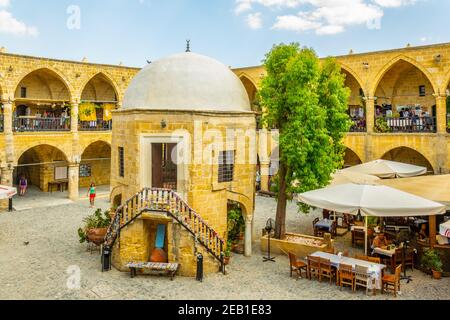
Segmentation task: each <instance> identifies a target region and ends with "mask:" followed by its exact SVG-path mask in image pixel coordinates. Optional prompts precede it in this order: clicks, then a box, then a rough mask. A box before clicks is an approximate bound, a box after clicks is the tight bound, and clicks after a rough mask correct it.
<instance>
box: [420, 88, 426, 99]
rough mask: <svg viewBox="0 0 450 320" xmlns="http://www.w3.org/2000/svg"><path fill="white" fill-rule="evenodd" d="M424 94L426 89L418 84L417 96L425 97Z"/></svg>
mask: <svg viewBox="0 0 450 320" xmlns="http://www.w3.org/2000/svg"><path fill="white" fill-rule="evenodd" d="M426 95H427V90H426V88H425V86H420V87H419V96H420V97H425V96H426Z"/></svg>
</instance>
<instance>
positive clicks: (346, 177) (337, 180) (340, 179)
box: [330, 170, 381, 186]
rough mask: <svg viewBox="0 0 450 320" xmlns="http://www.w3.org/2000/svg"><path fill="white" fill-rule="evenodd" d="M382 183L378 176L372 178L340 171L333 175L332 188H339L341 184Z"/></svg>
mask: <svg viewBox="0 0 450 320" xmlns="http://www.w3.org/2000/svg"><path fill="white" fill-rule="evenodd" d="M380 181H381V179H380V178H378V177H376V176H371V175H368V174H364V173H359V172H352V171H345V170H338V171H337V172H336V173H335V174H333V180H332V182H331V184H330V186H337V185H340V184H348V183H355V184H378V183H379V182H380Z"/></svg>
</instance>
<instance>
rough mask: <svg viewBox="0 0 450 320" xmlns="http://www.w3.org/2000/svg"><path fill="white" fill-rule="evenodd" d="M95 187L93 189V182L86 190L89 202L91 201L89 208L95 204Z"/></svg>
mask: <svg viewBox="0 0 450 320" xmlns="http://www.w3.org/2000/svg"><path fill="white" fill-rule="evenodd" d="M96 195H97V194H96V189H95V183H91V186H90V187H89V190H88V197H89V202H90V203H91V206H90V207H91V208H94V206H95V197H96Z"/></svg>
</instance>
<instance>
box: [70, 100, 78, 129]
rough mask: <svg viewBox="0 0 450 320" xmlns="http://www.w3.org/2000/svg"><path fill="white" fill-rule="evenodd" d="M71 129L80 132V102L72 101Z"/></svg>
mask: <svg viewBox="0 0 450 320" xmlns="http://www.w3.org/2000/svg"><path fill="white" fill-rule="evenodd" d="M70 130H71V132H72V133H77V132H78V103H77V102H72V103H71V108H70Z"/></svg>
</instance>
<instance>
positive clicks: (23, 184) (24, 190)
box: [19, 175, 28, 197]
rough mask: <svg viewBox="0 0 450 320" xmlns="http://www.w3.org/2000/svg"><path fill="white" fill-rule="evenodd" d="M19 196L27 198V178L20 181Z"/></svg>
mask: <svg viewBox="0 0 450 320" xmlns="http://www.w3.org/2000/svg"><path fill="white" fill-rule="evenodd" d="M19 189H20V192H19V196H21V197H23V196H25V193H27V189H28V180H27V179H26V178H25V176H23V175H22V176H21V177H20V180H19Z"/></svg>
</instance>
